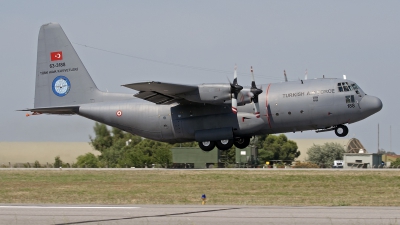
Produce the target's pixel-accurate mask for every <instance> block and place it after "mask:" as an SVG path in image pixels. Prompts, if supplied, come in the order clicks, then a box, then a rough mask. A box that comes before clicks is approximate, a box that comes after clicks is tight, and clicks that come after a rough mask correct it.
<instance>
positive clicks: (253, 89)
mask: <svg viewBox="0 0 400 225" xmlns="http://www.w3.org/2000/svg"><path fill="white" fill-rule="evenodd" d="M250 72H251V77H252V79H253V80H252V81H251V88H250V92H251V93H253V95H254V96H253V104H254V114H255V115H256V117H257V118H260V105H259V103H258V95H259V94H261V93H262V92H263V91H262V90H261V89H258V88H257V86H256V82H255V81H254V73H253V67H251V69H250Z"/></svg>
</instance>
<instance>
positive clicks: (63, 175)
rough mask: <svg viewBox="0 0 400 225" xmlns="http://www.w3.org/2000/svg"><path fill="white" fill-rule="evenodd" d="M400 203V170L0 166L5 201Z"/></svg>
mask: <svg viewBox="0 0 400 225" xmlns="http://www.w3.org/2000/svg"><path fill="white" fill-rule="evenodd" d="M203 193H205V194H206V195H207V204H219V205H223V204H233V205H280V206H400V198H399V196H400V171H394V170H393V171H377V170H374V171H372V170H350V171H349V170H262V169H260V170H129V171H127V170H122V171H119V170H104V171H101V170H100V171H99V170H96V171H94V170H87V171H86V170H62V171H60V170H0V203H69V204H200V203H201V200H200V197H201V195H202V194H203Z"/></svg>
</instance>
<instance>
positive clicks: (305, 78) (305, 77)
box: [304, 69, 308, 80]
mask: <svg viewBox="0 0 400 225" xmlns="http://www.w3.org/2000/svg"><path fill="white" fill-rule="evenodd" d="M307 77H308V71H307V69H306V75H305V76H304V80H307Z"/></svg>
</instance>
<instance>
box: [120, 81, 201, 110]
mask: <svg viewBox="0 0 400 225" xmlns="http://www.w3.org/2000/svg"><path fill="white" fill-rule="evenodd" d="M122 86H124V87H127V88H130V89H133V90H136V91H139V93H137V94H135V95H134V96H135V97H137V98H141V99H144V100H147V101H149V102H153V103H156V104H162V105H169V104H172V103H174V102H179V103H181V102H183V101H185V97H184V96H185V94H187V93H190V92H194V91H197V90H198V86H195V85H185V84H172V83H162V82H157V81H151V82H142V83H133V84H125V85H122Z"/></svg>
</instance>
